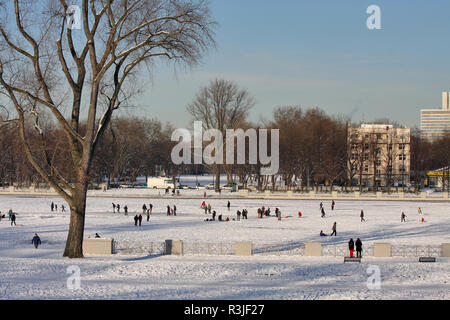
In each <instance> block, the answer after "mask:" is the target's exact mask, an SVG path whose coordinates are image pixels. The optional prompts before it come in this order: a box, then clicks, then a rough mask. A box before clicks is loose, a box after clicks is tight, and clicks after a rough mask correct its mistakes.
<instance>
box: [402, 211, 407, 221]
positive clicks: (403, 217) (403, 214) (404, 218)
mask: <svg viewBox="0 0 450 320" xmlns="http://www.w3.org/2000/svg"><path fill="white" fill-rule="evenodd" d="M401 222H406V215H405V213H404V212H402V220H401Z"/></svg>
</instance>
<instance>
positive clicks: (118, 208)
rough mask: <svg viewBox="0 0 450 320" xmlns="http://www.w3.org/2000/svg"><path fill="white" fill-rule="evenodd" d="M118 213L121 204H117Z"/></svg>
mask: <svg viewBox="0 0 450 320" xmlns="http://www.w3.org/2000/svg"><path fill="white" fill-rule="evenodd" d="M117 213H120V204H118V205H117Z"/></svg>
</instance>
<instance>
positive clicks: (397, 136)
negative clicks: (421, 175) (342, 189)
mask: <svg viewBox="0 0 450 320" xmlns="http://www.w3.org/2000/svg"><path fill="white" fill-rule="evenodd" d="M410 141H411V129H409V128H394V126H392V125H387V124H363V125H361V127H358V128H349V129H348V142H347V145H348V159H349V160H348V172H349V175H350V176H349V178H350V179H351V180H352V183H353V185H362V186H367V187H373V186H374V185H376V186H379V187H387V186H389V187H401V186H409V182H410V168H411V164H410V154H411V152H410Z"/></svg>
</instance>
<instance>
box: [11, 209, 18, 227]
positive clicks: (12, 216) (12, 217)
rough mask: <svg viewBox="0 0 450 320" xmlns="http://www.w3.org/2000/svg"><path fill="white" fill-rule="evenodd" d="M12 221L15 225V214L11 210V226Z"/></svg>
mask: <svg viewBox="0 0 450 320" xmlns="http://www.w3.org/2000/svg"><path fill="white" fill-rule="evenodd" d="M13 223H14V225H15V226H17V224H16V214H15V213H14V212H12V214H11V227H12V225H13Z"/></svg>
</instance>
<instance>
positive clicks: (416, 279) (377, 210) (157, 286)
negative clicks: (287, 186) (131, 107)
mask: <svg viewBox="0 0 450 320" xmlns="http://www.w3.org/2000/svg"><path fill="white" fill-rule="evenodd" d="M52 201H53V202H54V203H57V204H58V206H59V208H60V206H61V204H64V202H63V201H62V200H61V199H60V198H51V197H19V196H15V197H14V196H0V211H2V213H6V212H7V211H8V210H9V208H12V209H13V210H14V212H18V216H17V221H16V222H17V227H11V226H10V223H9V221H8V219H7V218H6V219H4V220H2V221H1V222H0V299H268V300H271V299H449V298H450V285H449V284H450V272H449V271H448V270H449V267H450V260H449V259H446V258H440V259H438V262H437V263H432V264H420V263H418V262H417V258H386V259H379V258H378V259H376V258H372V257H366V258H364V259H363V263H361V264H343V258H342V257H320V258H308V257H302V256H281V257H280V256H253V257H249V258H247V257H235V256H189V255H188V256H183V257H173V256H150V257H148V256H124V255H115V256H112V257H106V258H105V257H93V256H89V257H86V258H85V259H83V260H69V259H65V258H62V257H61V255H62V251H63V248H64V242H65V238H66V235H67V230H68V222H69V216H68V213H67V212H66V213H61V212H60V211H58V212H57V213H52V212H51V211H50V203H51V202H52ZM112 201H114V200H112V199H108V198H89V199H88V206H87V218H86V231H85V235H86V237H87V236H90V235H91V236H92V235H94V234H95V233H96V232H98V233H99V234H100V235H101V236H102V237H107V238H114V239H116V240H117V241H119V242H120V241H131V242H163V241H164V240H166V239H178V240H184V241H186V242H203V243H231V242H234V241H242V240H244V241H252V242H253V243H254V244H255V246H260V245H266V244H269V245H275V244H276V245H279V244H288V243H303V242H311V241H321V242H323V243H324V244H345V243H347V242H348V240H349V239H350V238H353V239H356V238H357V237H359V238H361V240H362V241H363V244H364V245H365V246H370V245H371V244H372V243H374V242H391V243H392V244H407V245H440V244H441V243H443V242H450V233H449V231H450V204H449V203H413V202H408V203H406V202H389V203H382V202H356V201H354V202H352V201H345V202H344V201H342V202H339V201H337V203H336V207H335V210H334V211H331V208H330V203H328V202H324V205H325V211H326V213H327V217H326V218H321V217H320V213H319V201H276V202H273V201H269V200H231V210H230V211H228V210H227V208H226V202H227V200H226V199H225V200H224V199H222V200H219V199H208V200H207V203H211V205H212V208H213V210H216V211H217V212H218V214H219V213H222V214H223V216H224V218H226V217H227V216H228V217H230V219H233V218H235V217H236V215H235V212H236V211H237V210H238V209H243V208H247V210H248V211H249V219H248V220H246V221H241V222H238V221H230V222H217V221H216V222H205V221H204V219H206V218H210V216H209V215H205V214H204V211H203V210H201V209H200V205H201V202H202V200H198V199H197V200H186V199H178V200H177V199H172V198H167V199H151V200H150V199H148V200H145V199H132V198H130V199H126V198H121V199H119V200H118V203H120V205H121V206H122V207H123V206H124V205H127V206H128V207H129V215H128V216H125V215H124V214H123V212H122V213H121V214H117V213H116V214H113V212H112V204H111V202H112ZM144 203H146V205H147V206H148V204H149V203H152V204H153V214H152V217H151V219H150V222H146V218H145V216H144V220H143V223H142V227H135V226H134V221H133V217H134V214H135V212H141V211H142V210H141V207H142V205H143V204H144ZM174 204H175V205H176V206H177V216H176V217H174V216H170V217H168V216H166V210H167V209H166V207H167V205H170V206H173V205H174ZM263 205H264V206H265V207H270V208H271V209H272V212H273V211H274V209H275V207H278V208H279V209H280V210H281V212H282V216H283V217H287V218H283V220H282V221H277V219H276V218H274V217H267V218H264V219H257V218H256V217H257V214H256V209H257V208H258V207H260V206H263ZM418 207H421V208H422V211H423V212H424V215H423V216H424V218H425V223H421V222H420V218H419V215H418V213H417V208H418ZM59 208H58V209H59ZM66 208H67V205H66ZM361 209H363V210H364V213H365V219H366V222H361V221H360V218H359V214H360V211H361ZM299 210H300V211H301V212H302V214H303V217H302V218H301V219H299V218H298V217H297V214H298V211H299ZM121 211H122V210H121ZM402 211H403V212H405V214H406V215H407V218H406V219H407V222H406V223H401V222H400V215H401V212H402ZM335 221H336V222H337V237H332V238H331V237H326V238H320V237H319V236H318V234H319V232H320V230H323V231H324V232H325V233H327V234H330V233H331V227H332V224H333V222H335ZM34 233H38V234H39V235H40V237H41V239H42V241H43V244H42V246H41V247H39V249H38V250H35V249H34V248H32V246H31V238H32V237H33V235H34ZM70 265H77V266H79V268H80V271H81V289H80V290H76V291H71V290H69V289H68V288H67V285H66V281H67V278H68V277H69V275H67V274H66V269H67V267H68V266H70ZM371 265H376V266H378V267H379V268H380V274H381V281H382V283H381V289H380V290H369V289H368V287H367V285H366V282H367V279H368V277H369V275H368V273H367V268H368V267H369V266H371Z"/></svg>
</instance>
